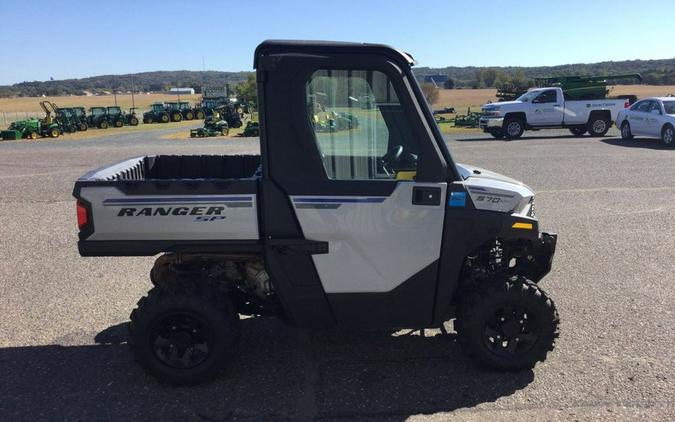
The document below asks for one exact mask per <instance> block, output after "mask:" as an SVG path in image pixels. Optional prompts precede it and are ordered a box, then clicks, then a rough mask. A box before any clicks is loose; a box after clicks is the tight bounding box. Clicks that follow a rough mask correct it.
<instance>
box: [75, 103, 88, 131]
mask: <svg viewBox="0 0 675 422" xmlns="http://www.w3.org/2000/svg"><path fill="white" fill-rule="evenodd" d="M71 109H72V110H73V115H74V116H75V121H76V122H77V130H79V131H80V132H84V131H85V130H87V129H88V128H89V125H88V124H87V112H86V110H85V109H84V107H71Z"/></svg>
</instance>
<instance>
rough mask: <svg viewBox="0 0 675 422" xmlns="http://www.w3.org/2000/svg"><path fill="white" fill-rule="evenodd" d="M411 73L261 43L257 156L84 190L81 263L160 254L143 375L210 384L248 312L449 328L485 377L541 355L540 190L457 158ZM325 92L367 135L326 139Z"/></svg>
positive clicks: (322, 49) (104, 180)
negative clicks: (317, 103) (317, 102)
mask: <svg viewBox="0 0 675 422" xmlns="http://www.w3.org/2000/svg"><path fill="white" fill-rule="evenodd" d="M412 64H413V61H412V58H411V57H410V56H409V55H407V54H405V53H402V52H400V51H397V50H395V49H392V48H390V47H387V46H383V45H373V44H353V43H332V42H306V41H297V42H295V41H266V42H263V43H262V44H261V45H260V46H258V48H257V49H256V52H255V62H254V67H255V68H256V72H257V88H258V104H259V119H260V126H259V127H260V140H261V154H260V156H257V155H244V156H242V155H239V156H237V155H233V156H224V155H209V156H162V155H158V156H143V157H136V158H130V159H128V160H126V161H123V162H120V163H117V164H113V165H110V166H108V167H104V168H101V169H98V170H94V171H92V172H90V173H88V174H86V175H84V176H82V177H81V178H80V179H79V180H78V181H77V182H76V184H75V189H74V196H75V198H77V217H78V226H79V229H80V233H79V237H80V241H79V244H78V246H79V251H80V254H81V255H82V256H132V255H133V256H138V255H146V256H151V255H156V254H162V255H161V256H160V257H159V258H158V259H157V260H156V262H155V265H154V267H153V268H152V270H151V272H150V278H151V281H152V283H153V284H154V287H153V288H152V290H150V292H149V293H148V295H147V296H146V297H144V298H142V299H141V300H140V301H139V302H138V307H137V308H136V309H134V310H133V312H132V313H131V318H130V319H131V321H130V323H129V343H130V345H131V346H132V348H133V351H134V354H135V356H136V359H137V360H138V361H139V362H140V364H141V365H142V366H143V367H144V368H145V369H146V370H147V371H148V372H149V373H151V374H153V375H154V376H156V377H157V378H159V379H161V380H164V381H167V382H171V383H177V384H180V383H195V382H199V381H202V380H205V379H207V378H210V377H213V376H215V375H216V374H217V373H218V372H219V371H220V370H221V369H223V368H224V367H225V366H226V364H227V362H228V360H229V359H230V358H231V356H232V353H233V352H234V350H235V346H236V343H237V340H238V338H239V315H277V316H279V317H281V318H283V319H284V320H285V321H287V322H288V323H290V324H293V325H295V326H298V327H303V328H309V329H325V328H331V327H400V328H404V327H409V328H425V327H439V326H440V325H441V324H443V322H444V321H448V320H449V319H452V318H455V321H454V327H455V330H456V331H457V335H458V339H459V341H460V342H461V343H462V344H463V346H464V347H465V348H466V350H467V351H468V352H469V353H470V354H471V355H472V356H473V357H475V358H476V359H477V360H478V361H480V362H482V363H484V364H486V365H488V366H490V367H493V368H497V369H507V370H511V369H520V368H526V367H531V366H533V365H534V364H535V363H536V362H538V361H543V360H544V359H545V358H546V355H547V353H548V352H549V351H550V350H552V349H553V347H554V343H555V339H556V337H557V335H558V314H557V312H556V309H555V306H554V304H553V302H552V301H551V300H550V299H549V298H547V296H546V294H545V293H544V292H543V290H541V288H539V286H538V284H537V283H538V282H539V281H540V280H541V279H542V278H543V277H544V276H545V275H546V274H547V273H548V272H549V271H550V269H551V262H552V259H553V255H554V252H555V247H556V235H555V234H548V233H545V232H542V231H540V230H539V223H538V221H537V219H536V218H535V216H534V203H533V199H534V192H533V191H532V190H531V189H530V188H528V187H527V186H525V185H523V184H522V183H520V182H517V181H515V180H513V179H509V178H507V177H504V176H501V175H499V174H496V173H493V172H490V171H487V170H482V169H479V168H475V167H471V166H468V165H463V164H457V163H455V162H454V161H453V158H452V156H451V155H450V152H449V151H448V149H447V147H446V144H445V142H444V140H443V137H442V136H441V133H440V132H439V130H438V127H437V126H436V123H435V121H434V118H433V115H432V113H431V110H430V109H429V107H428V105H427V104H426V102H425V100H424V96H423V95H422V92H421V91H420V88H419V86H418V84H417V83H416V81H415V78H414V76H413V74H412V71H411V66H412ZM366 96H367V97H370V98H372V106H371V107H368V108H365V109H364V108H363V107H362V106H361V104H359V102H358V101H357V100H355V99H358V98H363V97H366ZM317 97H321V99H322V105H323V106H324V107H325V108H326V109H327V110H330V111H331V112H336V113H346V114H349V115H353V116H355V117H357V118H358V121H359V124H358V126H355V127H349V128H346V129H345V130H339V131H321V130H319V128H317V127H316V122H317V119H316V116H314V115H313V114H314V113H315V108H314V107H311V102H312V99H315V98H317Z"/></svg>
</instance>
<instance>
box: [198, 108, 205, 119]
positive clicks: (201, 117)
mask: <svg viewBox="0 0 675 422" xmlns="http://www.w3.org/2000/svg"><path fill="white" fill-rule="evenodd" d="M205 117H206V116H205V115H204V112H203V111H201V110H199V111H197V119H198V120H204V118H205Z"/></svg>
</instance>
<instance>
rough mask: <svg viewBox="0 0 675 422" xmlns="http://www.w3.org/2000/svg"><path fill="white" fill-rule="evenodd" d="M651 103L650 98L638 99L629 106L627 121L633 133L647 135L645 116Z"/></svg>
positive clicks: (647, 114) (647, 115)
mask: <svg viewBox="0 0 675 422" xmlns="http://www.w3.org/2000/svg"><path fill="white" fill-rule="evenodd" d="M651 107H652V104H651V101H650V100H642V101H639V102H637V103H635V104H633V106H632V107H631V108H630V112H629V114H628V123H629V124H630V130H631V132H632V133H633V135H642V136H644V135H647V118H648V117H649V110H650V109H651Z"/></svg>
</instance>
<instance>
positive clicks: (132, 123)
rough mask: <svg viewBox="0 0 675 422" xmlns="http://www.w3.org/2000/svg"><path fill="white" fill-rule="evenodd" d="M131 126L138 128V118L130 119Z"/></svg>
mask: <svg viewBox="0 0 675 422" xmlns="http://www.w3.org/2000/svg"><path fill="white" fill-rule="evenodd" d="M129 124H130V125H131V126H138V119H137V118H136V117H134V116H132V117H131V118H130V119H129Z"/></svg>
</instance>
